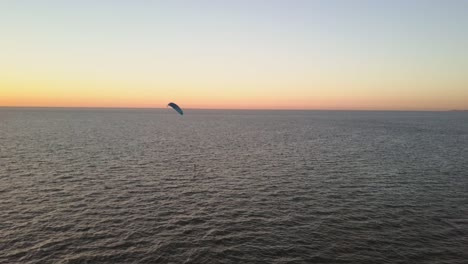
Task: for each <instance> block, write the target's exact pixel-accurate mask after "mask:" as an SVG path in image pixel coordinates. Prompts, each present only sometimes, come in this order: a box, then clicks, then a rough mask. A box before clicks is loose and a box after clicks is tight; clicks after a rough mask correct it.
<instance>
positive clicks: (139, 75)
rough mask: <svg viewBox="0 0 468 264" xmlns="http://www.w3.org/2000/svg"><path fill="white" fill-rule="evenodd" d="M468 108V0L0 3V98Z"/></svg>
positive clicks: (15, 102) (7, 101)
mask: <svg viewBox="0 0 468 264" xmlns="http://www.w3.org/2000/svg"><path fill="white" fill-rule="evenodd" d="M169 101H175V102H177V103H179V104H180V105H181V106H183V107H191V108H268V109H271V108H278V109H387V110H447V109H468V1H463V0H460V1H457V0H451V1H430V0H427V1H417V0H414V1H399V0H397V1H387V0H385V1H383V0H382V1H379V0H374V1H370V0H369V1H361V0H356V1H344V0H342V1H313V0H310V1H305V0H304V1H299V0H283V1H279V0H277V1H275V0H263V1H262V0H258V1H255V0H248V1H247V0H245V1H243V0H232V1H203V0H199V1H194V0H190V1H189V0H187V1H177V0H175V1H174V0H171V1H169V0H168V1H149V0H146V1H143V0H140V1H136V0H135V1H118V0H114V1H111V0H100V1H96V0H93V1H91V0H80V1H66V0H61V1H47V0H42V1H33V0H31V1H24V0H4V1H1V2H0V105H1V106H75V107H76V106H83V107H165V105H166V104H167V103H168V102H169Z"/></svg>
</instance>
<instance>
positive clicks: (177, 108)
mask: <svg viewBox="0 0 468 264" xmlns="http://www.w3.org/2000/svg"><path fill="white" fill-rule="evenodd" d="M167 106H170V107H172V108H174V110H176V111H177V113H179V114H180V115H183V114H184V111H182V109H181V108H180V107H179V106H178V105H176V104H175V103H169V104H168V105H167Z"/></svg>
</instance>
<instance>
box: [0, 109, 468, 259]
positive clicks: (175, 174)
mask: <svg viewBox="0 0 468 264" xmlns="http://www.w3.org/2000/svg"><path fill="white" fill-rule="evenodd" d="M467 219H468V113H466V112H345V111H330V112H327V111H220V110H219V111H215V110H213V111H202V110H186V115H184V116H179V115H177V113H175V112H174V111H173V110H171V109H167V110H166V109H164V110H126V109H107V110H102V109H101V110H99V109H81V110H80V109H15V108H3V109H0V263H468V262H467V260H468V250H467V249H468V247H467V246H468V220H467Z"/></svg>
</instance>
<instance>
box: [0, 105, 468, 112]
mask: <svg viewBox="0 0 468 264" xmlns="http://www.w3.org/2000/svg"><path fill="white" fill-rule="evenodd" d="M0 108H23V109H24V108H43V109H65V108H69V109H134V110H138V109H141V110H150V109H166V107H119V106H115V107H113V106H8V105H7V106H2V105H0ZM184 109H187V110H233V111H236V110H239V111H368V112H372V111H374V112H378V111H381V112H466V111H468V109H439V110H434V109H433V110H430V109H412V110H410V109H336V108H335V109H333V108H329V109H323V108H322V109H317V108H316V109H313V108H308V109H305V108H304V109H302V108H301V109H298V108H198V107H184Z"/></svg>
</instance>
